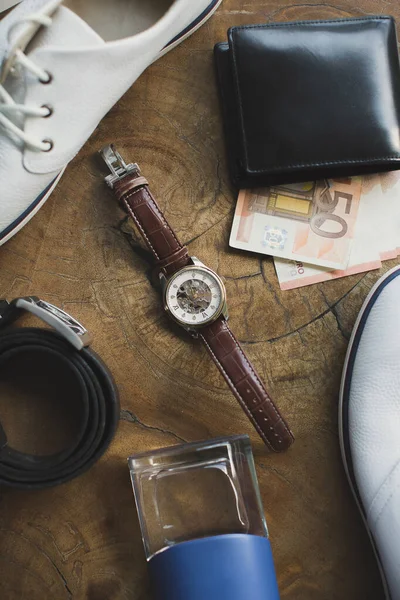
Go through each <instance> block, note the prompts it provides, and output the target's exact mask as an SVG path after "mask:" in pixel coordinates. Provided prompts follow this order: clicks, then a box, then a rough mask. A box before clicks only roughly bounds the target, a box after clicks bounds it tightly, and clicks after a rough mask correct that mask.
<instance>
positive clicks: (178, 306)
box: [166, 266, 225, 328]
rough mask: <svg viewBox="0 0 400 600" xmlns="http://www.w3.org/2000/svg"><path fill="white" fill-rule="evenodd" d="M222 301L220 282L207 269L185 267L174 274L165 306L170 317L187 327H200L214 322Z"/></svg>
mask: <svg viewBox="0 0 400 600" xmlns="http://www.w3.org/2000/svg"><path fill="white" fill-rule="evenodd" d="M224 302H225V290H224V286H223V283H222V281H221V280H220V279H219V277H218V276H217V275H216V274H215V273H213V272H212V271H211V270H210V269H207V268H204V267H197V266H193V267H185V268H184V269H182V270H181V271H179V272H178V273H177V274H176V275H174V276H173V277H172V278H171V279H170V281H169V283H168V286H167V289H166V305H167V309H168V310H169V312H170V314H171V316H172V317H173V318H174V319H175V320H176V321H178V322H179V323H181V324H182V325H185V326H186V327H195V328H196V327H199V326H201V325H204V324H206V323H209V322H210V321H214V320H215V319H216V318H218V316H219V315H220V314H221V311H222V308H223V305H224Z"/></svg>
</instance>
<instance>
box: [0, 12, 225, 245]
mask: <svg viewBox="0 0 400 600" xmlns="http://www.w3.org/2000/svg"><path fill="white" fill-rule="evenodd" d="M0 1H1V0H0ZM129 1H130V0H129ZM221 2H222V0H212V1H210V3H209V5H208V6H207V7H206V9H205V10H204V11H203V12H202V13H201V14H200V15H199V16H198V17H197V18H196V19H195V20H194V21H192V22H191V23H190V25H188V26H187V27H186V28H185V29H184V30H183V31H181V32H180V33H179V34H178V35H176V36H175V37H174V38H173V39H171V40H170V41H169V42H168V44H166V46H165V47H164V48H163V49H162V50H161V51H160V52H159V53H158V55H157V56H156V57H155V59H154V60H153V61H152V62H153V63H154V62H156V61H157V60H158V59H159V58H161V57H162V56H164V55H165V54H167V53H168V52H170V51H171V50H173V49H174V48H176V47H177V46H178V45H179V44H180V43H182V42H183V41H184V40H186V39H187V38H188V37H189V36H191V35H192V34H193V33H194V32H195V31H197V30H198V29H199V28H200V27H201V26H202V25H204V24H205V23H206V21H207V20H208V19H209V18H210V17H211V16H212V15H213V14H214V12H215V11H216V10H217V8H218V7H219V5H220V4H221ZM170 3H171V2H170V0H165V1H163V0H160V2H159V3H155V6H157V7H158V10H159V12H160V14H159V15H157V14H154V15H150V17H153V19H154V18H155V19H156V18H157V17H158V16H161V15H162V10H163V5H164V4H165V5H167V4H170ZM64 4H65V5H66V6H70V7H71V8H73V7H74V5H79V6H80V7H81V8H85V7H89V6H92V7H93V3H89V4H85V2H84V1H83V0H65V2H64ZM107 5H108V9H110V8H112V6H111V5H110V3H109V2H107ZM139 6H140V5H139ZM144 6H145V5H144ZM164 8H165V7H164ZM97 9H98V7H97ZM97 9H96V10H94V11H93V12H90V10H88V11H87V16H88V20H89V21H91V20H93V19H95V18H96V16H98V15H99V14H102V13H101V11H99V10H97ZM106 16H107V19H105V20H104V19H103V20H104V23H103V22H102V21H100V22H99V23H97V24H98V25H99V27H100V29H101V28H102V27H103V28H104V32H105V33H106V30H107V28H108V32H109V34H110V35H112V34H113V33H114V30H117V29H118V30H119V31H120V30H121V21H120V20H119V21H116V22H115V23H113V22H112V19H110V14H109V13H107V15H106ZM146 19H147V20H148V22H147V21H146ZM137 21H138V22H137V23H136V27H137V28H138V31H140V30H143V29H145V28H146V27H147V26H149V25H151V21H150V20H149V15H146V11H145V10H144V11H143V15H142V17H141V18H138V19H137ZM128 25H129V26H130V25H132V23H131V22H130V21H129V23H128ZM129 31H130V32H131V29H129ZM136 33H137V32H136ZM105 37H107V35H106V36H105ZM65 169H66V167H64V168H63V169H62V171H61V172H60V173H59V174H58V175H56V176H55V178H54V179H53V181H52V182H51V183H50V184H49V185H48V186H47V187H46V188H45V189H44V190H43V191H41V192H40V194H39V195H38V196H37V197H36V198H35V199H34V200H33V202H31V204H30V206H29V207H28V208H26V209H25V210H24V212H23V213H21V214H20V215H19V216H18V218H17V219H15V220H14V221H13V222H12V223H11V224H9V225H8V226H7V227H5V229H3V230H2V231H0V246H2V245H3V244H5V243H6V242H7V241H9V240H10V239H11V238H12V237H13V236H14V235H15V234H16V233H18V231H20V230H21V229H22V228H23V227H24V226H25V225H26V224H27V223H28V222H29V221H30V219H32V217H34V215H35V214H36V213H37V212H38V211H39V209H40V208H41V207H42V206H43V204H44V203H45V202H46V200H47V199H48V198H49V197H50V195H51V193H52V192H53V191H54V189H55V188H56V186H57V184H58V183H59V181H60V179H61V177H62V175H63V174H64V172H65Z"/></svg>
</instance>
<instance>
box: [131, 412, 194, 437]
mask: <svg viewBox="0 0 400 600" xmlns="http://www.w3.org/2000/svg"><path fill="white" fill-rule="evenodd" d="M119 418H120V420H121V421H127V422H128V423H135V425H139V426H140V427H143V429H149V430H150V431H159V432H160V433H163V434H164V435H172V436H173V437H174V438H176V439H177V440H179V441H180V442H183V443H185V444H187V441H186V440H185V439H184V438H183V437H181V436H179V435H178V434H177V433H175V432H173V431H170V430H169V429H163V428H162V427H156V426H155V425H147V424H146V423H143V421H141V420H140V419H139V418H138V417H137V416H136V415H135V414H134V413H133V412H132V411H130V410H121V412H120V417H119Z"/></svg>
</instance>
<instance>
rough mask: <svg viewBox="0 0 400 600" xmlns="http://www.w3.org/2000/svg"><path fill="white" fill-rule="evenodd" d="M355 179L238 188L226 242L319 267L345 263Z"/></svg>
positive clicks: (356, 198)
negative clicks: (234, 209)
mask: <svg viewBox="0 0 400 600" xmlns="http://www.w3.org/2000/svg"><path fill="white" fill-rule="evenodd" d="M360 197H361V178H360V177H353V178H348V179H341V180H333V179H331V180H321V181H313V182H307V183H300V184H290V185H281V186H273V187H269V188H260V189H255V190H241V191H240V193H239V197H238V202H237V206H236V211H235V217H234V220H233V226H232V231H231V236H230V241H229V244H230V246H232V247H233V248H239V249H241V250H248V251H250V252H257V253H261V254H269V255H272V256H276V257H279V258H287V259H292V260H296V261H301V262H305V263H311V264H313V265H318V266H320V267H329V268H331V269H343V268H345V267H346V266H347V264H348V261H349V257H350V253H351V246H352V241H353V237H354V228H355V223H356V221H357V215H358V208H359V203H360Z"/></svg>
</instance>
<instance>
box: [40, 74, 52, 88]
mask: <svg viewBox="0 0 400 600" xmlns="http://www.w3.org/2000/svg"><path fill="white" fill-rule="evenodd" d="M46 74H47V79H39V81H40V83H42V84H43V85H49V83H51V82H52V81H53V75H52V74H51V73H49V72H48V71H46Z"/></svg>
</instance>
